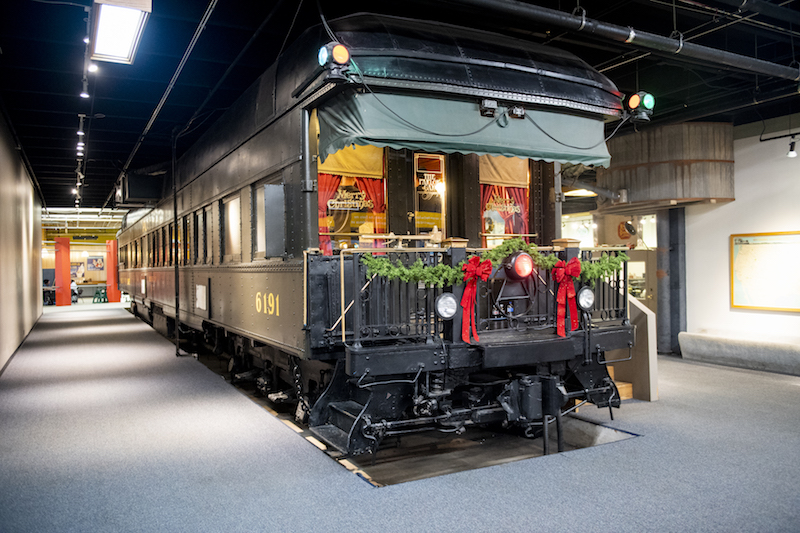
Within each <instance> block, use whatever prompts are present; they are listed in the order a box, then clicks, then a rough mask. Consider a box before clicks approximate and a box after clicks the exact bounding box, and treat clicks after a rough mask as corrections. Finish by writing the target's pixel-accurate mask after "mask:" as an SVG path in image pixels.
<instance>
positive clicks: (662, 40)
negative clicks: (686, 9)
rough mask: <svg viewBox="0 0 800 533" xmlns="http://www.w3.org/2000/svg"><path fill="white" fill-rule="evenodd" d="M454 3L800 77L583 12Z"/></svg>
mask: <svg viewBox="0 0 800 533" xmlns="http://www.w3.org/2000/svg"><path fill="white" fill-rule="evenodd" d="M450 1H451V2H453V3H456V4H459V5H465V6H471V7H474V8H478V9H480V10H485V11H491V12H494V13H501V14H504V15H506V16H508V17H511V18H513V19H515V20H525V21H529V22H535V23H539V24H550V25H552V26H557V27H559V28H563V29H566V30H569V31H573V32H580V33H584V34H589V35H592V36H594V37H597V38H600V39H609V40H612V41H616V42H620V43H625V44H630V45H632V46H636V47H637V48H644V49H648V50H652V51H654V52H658V53H661V54H664V55H668V56H669V55H673V54H674V55H678V54H680V55H681V56H683V57H688V58H692V59H695V60H697V61H703V62H706V63H712V64H715V65H717V66H720V67H723V68H727V69H731V70H738V71H747V72H752V73H754V74H761V75H764V76H770V77H774V78H782V79H785V80H791V81H798V80H800V69H798V68H792V67H785V66H783V65H777V64H775V63H770V62H769V61H762V60H760V59H755V58H752V57H747V56H743V55H739V54H733V53H730V52H726V51H724V50H718V49H716V48H709V47H707V46H701V45H697V44H693V43H688V42H686V41H685V40H683V39H672V38H669V37H662V36H661V35H656V34H654V33H648V32H644V31H637V30H635V29H633V28H630V27H627V28H626V27H623V26H617V25H615V24H607V23H605V22H600V21H597V20H592V19H589V18H586V16H585V15H570V14H567V13H564V12H562V11H557V10H555V9H548V8H545V7H540V6H534V5H531V4H525V3H522V2H518V1H516V0H450Z"/></svg>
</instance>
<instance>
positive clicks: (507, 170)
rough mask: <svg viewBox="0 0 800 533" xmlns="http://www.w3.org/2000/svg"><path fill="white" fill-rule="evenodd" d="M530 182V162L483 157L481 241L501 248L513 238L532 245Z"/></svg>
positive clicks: (499, 157) (481, 165) (481, 174)
mask: <svg viewBox="0 0 800 533" xmlns="http://www.w3.org/2000/svg"><path fill="white" fill-rule="evenodd" d="M529 181H530V172H529V166H528V160H527V159H520V158H517V157H502V156H491V155H484V156H481V157H480V183H481V215H482V219H483V223H482V224H483V226H482V230H481V241H482V244H483V246H484V247H488V248H492V247H494V246H499V245H500V244H503V242H504V241H505V240H506V239H508V238H511V237H518V236H521V237H523V238H524V239H525V241H526V242H530V237H531V235H530V234H529V229H528V228H529V214H528V209H529V205H530V203H529V196H528V195H529Z"/></svg>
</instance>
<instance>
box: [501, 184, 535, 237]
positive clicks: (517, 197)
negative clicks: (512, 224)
mask: <svg viewBox="0 0 800 533" xmlns="http://www.w3.org/2000/svg"><path fill="white" fill-rule="evenodd" d="M506 192H507V193H508V196H509V198H511V199H512V200H513V201H514V203H515V204H517V206H518V207H519V208H520V211H519V215H517V217H518V220H519V221H520V222H521V224H519V231H515V232H513V233H528V189H526V188H524V187H506ZM525 242H530V237H525Z"/></svg>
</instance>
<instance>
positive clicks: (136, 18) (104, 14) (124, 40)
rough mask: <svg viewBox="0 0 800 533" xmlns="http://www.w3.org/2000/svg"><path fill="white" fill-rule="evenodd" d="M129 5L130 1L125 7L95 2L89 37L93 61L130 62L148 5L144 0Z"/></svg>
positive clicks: (134, 54)
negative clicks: (131, 5) (93, 25)
mask: <svg viewBox="0 0 800 533" xmlns="http://www.w3.org/2000/svg"><path fill="white" fill-rule="evenodd" d="M120 3H124V2H120ZM133 3H134V4H135V2H133ZM130 4H131V2H128V3H127V5H125V6H122V5H112V4H110V3H96V4H95V9H97V16H96V17H95V28H94V38H93V39H92V59H93V60H96V61H111V62H113V63H126V64H131V63H133V58H134V57H135V56H136V49H137V48H138V47H139V40H140V39H141V37H142V32H144V25H145V23H146V22H147V16H148V15H149V14H150V13H149V11H150V5H149V2H145V5H143V6H142V5H139V6H135V7H128V6H129V5H130Z"/></svg>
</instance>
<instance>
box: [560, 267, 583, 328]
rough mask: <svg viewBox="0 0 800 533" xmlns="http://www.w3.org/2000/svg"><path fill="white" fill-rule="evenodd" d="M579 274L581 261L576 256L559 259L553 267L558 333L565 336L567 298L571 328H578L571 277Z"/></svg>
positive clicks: (573, 284)
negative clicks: (565, 259)
mask: <svg viewBox="0 0 800 533" xmlns="http://www.w3.org/2000/svg"><path fill="white" fill-rule="evenodd" d="M580 275H581V262H580V261H579V260H578V258H577V257H573V258H572V259H570V260H569V262H568V263H564V261H559V262H558V263H556V266H554V267H553V279H555V280H556V282H557V283H558V295H557V296H556V301H557V302H558V335H559V336H560V337H566V336H567V333H566V325H565V322H566V316H567V305H566V304H567V300H569V316H570V322H571V328H570V329H572V330H576V329H578V327H579V326H580V323H579V321H578V306H577V304H576V303H575V283H573V278H577V277H578V276H580Z"/></svg>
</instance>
